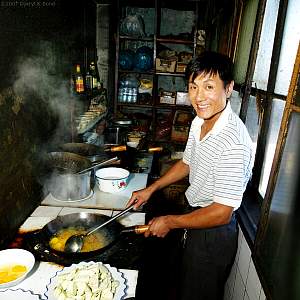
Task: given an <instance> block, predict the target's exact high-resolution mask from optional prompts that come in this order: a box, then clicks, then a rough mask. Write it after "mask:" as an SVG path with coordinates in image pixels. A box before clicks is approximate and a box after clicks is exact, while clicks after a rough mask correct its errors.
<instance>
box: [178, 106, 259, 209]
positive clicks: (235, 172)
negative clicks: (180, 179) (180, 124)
mask: <svg viewBox="0 0 300 300" xmlns="http://www.w3.org/2000/svg"><path fill="white" fill-rule="evenodd" d="M203 122H204V120H203V119H200V118H199V117H195V119H194V120H193V122H192V125H191V129H190V132H189V138H188V141H187V145H186V148H185V151H184V154H183V162H184V163H186V164H188V165H189V168H190V174H189V183H190V186H189V187H188V189H187V190H186V193H185V194H186V197H187V199H188V201H189V204H190V205H191V206H193V207H195V206H200V207H206V206H208V205H210V204H212V203H213V202H217V203H220V204H224V205H228V206H231V207H234V209H237V208H238V207H239V206H240V205H241V202H242V197H243V193H244V191H245V188H246V185H247V182H248V180H249V179H250V177H251V174H252V167H253V156H254V152H253V147H252V141H251V138H250V136H249V134H248V131H247V128H246V126H245V125H244V123H243V122H242V121H241V119H240V118H239V117H238V116H237V115H236V114H235V113H234V112H233V111H232V109H231V106H230V104H229V103H228V104H227V107H226V109H225V110H224V111H223V112H222V114H221V115H220V117H219V119H218V120H217V121H216V123H215V124H214V126H213V128H212V129H211V131H210V132H209V133H208V134H207V135H206V136H205V137H204V138H203V139H202V140H201V141H200V132H201V126H202V124H203Z"/></svg>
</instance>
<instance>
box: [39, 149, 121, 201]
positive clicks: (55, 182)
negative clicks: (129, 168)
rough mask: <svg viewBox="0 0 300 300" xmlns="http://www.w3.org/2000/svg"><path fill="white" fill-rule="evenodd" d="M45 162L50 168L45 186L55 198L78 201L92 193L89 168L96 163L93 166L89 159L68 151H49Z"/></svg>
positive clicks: (91, 174) (92, 182)
mask: <svg viewBox="0 0 300 300" xmlns="http://www.w3.org/2000/svg"><path fill="white" fill-rule="evenodd" d="M116 160H117V159H116ZM116 160H115V161H116ZM107 161H108V162H107ZM108 163H109V160H106V161H104V162H103V161H102V162H100V164H101V165H104V164H108ZM47 164H48V167H49V168H50V170H49V175H48V177H47V178H46V179H45V187H47V189H48V191H49V192H50V193H51V195H52V196H53V197H54V198H55V199H57V200H61V201H80V200H83V199H86V198H88V197H89V196H91V195H92V193H93V190H92V186H93V184H94V181H93V180H92V179H93V178H94V173H92V172H91V171H90V170H91V169H94V168H96V167H99V166H98V165H97V166H93V164H92V162H91V161H90V160H89V159H87V158H85V157H83V156H81V155H78V154H75V153H70V152H51V153H49V154H48V157H47ZM87 169H89V170H87Z"/></svg>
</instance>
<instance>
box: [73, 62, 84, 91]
mask: <svg viewBox="0 0 300 300" xmlns="http://www.w3.org/2000/svg"><path fill="white" fill-rule="evenodd" d="M75 91H76V93H78V94H81V93H83V92H84V82H83V76H82V74H81V71H80V65H79V64H77V65H76V73H75Z"/></svg>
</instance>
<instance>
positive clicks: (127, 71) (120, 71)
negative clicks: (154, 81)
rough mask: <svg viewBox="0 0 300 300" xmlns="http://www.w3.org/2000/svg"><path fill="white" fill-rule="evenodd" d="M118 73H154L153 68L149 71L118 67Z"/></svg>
mask: <svg viewBox="0 0 300 300" xmlns="http://www.w3.org/2000/svg"><path fill="white" fill-rule="evenodd" d="M119 73H131V74H132V73H135V74H148V75H154V74H155V72H154V70H150V71H137V70H121V69H119Z"/></svg>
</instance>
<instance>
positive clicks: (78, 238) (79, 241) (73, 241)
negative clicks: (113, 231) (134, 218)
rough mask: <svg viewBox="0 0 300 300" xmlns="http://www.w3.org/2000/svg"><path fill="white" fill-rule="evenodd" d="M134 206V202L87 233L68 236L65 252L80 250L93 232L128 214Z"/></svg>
mask: <svg viewBox="0 0 300 300" xmlns="http://www.w3.org/2000/svg"><path fill="white" fill-rule="evenodd" d="M133 207H134V204H133V205H131V206H129V207H128V208H126V209H125V210H123V211H121V212H120V213H118V214H116V215H115V216H114V217H112V218H110V219H109V220H107V221H106V222H104V223H102V224H100V225H99V226H97V227H95V228H93V229H91V230H89V231H88V232H86V233H85V234H80V235H73V236H71V237H70V238H68V240H67V241H66V244H65V252H68V253H76V252H80V251H81V249H82V246H83V239H84V238H85V237H86V236H88V235H90V234H92V233H93V232H95V231H96V230H99V229H101V228H103V227H105V226H106V225H108V224H110V223H111V222H112V221H114V220H115V219H117V218H119V217H121V216H123V215H124V214H126V213H127V212H129V211H130V210H132V209H133Z"/></svg>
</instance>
